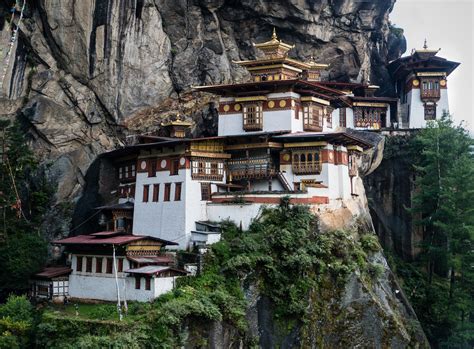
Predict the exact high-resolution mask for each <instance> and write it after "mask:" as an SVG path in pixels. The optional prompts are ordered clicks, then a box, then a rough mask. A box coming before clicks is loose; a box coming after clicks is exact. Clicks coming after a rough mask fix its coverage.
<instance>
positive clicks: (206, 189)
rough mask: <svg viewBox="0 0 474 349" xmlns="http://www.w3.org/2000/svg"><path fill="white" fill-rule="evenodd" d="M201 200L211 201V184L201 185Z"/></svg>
mask: <svg viewBox="0 0 474 349" xmlns="http://www.w3.org/2000/svg"><path fill="white" fill-rule="evenodd" d="M201 200H202V201H209V200H211V183H201Z"/></svg>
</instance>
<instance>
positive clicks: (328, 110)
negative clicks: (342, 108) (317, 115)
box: [325, 107, 334, 128]
mask: <svg viewBox="0 0 474 349" xmlns="http://www.w3.org/2000/svg"><path fill="white" fill-rule="evenodd" d="M333 110H334V109H333V108H331V107H326V109H325V112H326V121H327V126H328V127H329V128H332V112H333Z"/></svg>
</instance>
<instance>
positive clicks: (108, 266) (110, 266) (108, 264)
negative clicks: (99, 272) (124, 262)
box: [105, 258, 114, 274]
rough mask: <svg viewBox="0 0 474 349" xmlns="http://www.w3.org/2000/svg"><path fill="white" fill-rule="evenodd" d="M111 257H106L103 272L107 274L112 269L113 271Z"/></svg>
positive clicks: (110, 272)
mask: <svg viewBox="0 0 474 349" xmlns="http://www.w3.org/2000/svg"><path fill="white" fill-rule="evenodd" d="M113 262H114V261H113V259H112V258H107V262H106V266H105V267H106V268H105V272H106V273H107V274H112V271H113Z"/></svg>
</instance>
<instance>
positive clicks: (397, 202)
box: [364, 131, 423, 260]
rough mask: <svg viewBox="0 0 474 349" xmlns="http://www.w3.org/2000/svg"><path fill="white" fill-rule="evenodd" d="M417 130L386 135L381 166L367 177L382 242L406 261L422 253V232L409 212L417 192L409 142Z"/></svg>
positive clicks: (369, 200) (373, 215) (365, 182)
mask: <svg viewBox="0 0 474 349" xmlns="http://www.w3.org/2000/svg"><path fill="white" fill-rule="evenodd" d="M415 132H416V131H413V132H410V131H403V132H402V131H397V132H392V133H390V134H387V135H386V141H385V143H386V144H385V150H384V155H383V160H382V161H381V163H380V166H379V167H378V168H377V169H376V170H375V171H373V172H372V173H371V174H370V175H368V176H366V177H365V178H364V186H365V189H366V193H367V200H368V203H369V207H370V213H371V215H372V219H373V222H374V226H375V230H376V231H377V234H378V236H379V238H380V242H381V243H382V244H383V245H384V247H385V248H386V249H389V250H392V251H394V252H395V253H396V254H397V255H398V256H400V257H401V258H403V259H405V260H412V259H413V258H415V257H416V256H417V254H418V253H419V251H420V246H419V243H421V241H422V240H423V231H422V230H421V228H420V227H418V226H416V225H415V224H414V222H413V219H412V216H411V214H410V212H409V211H408V210H407V209H408V208H410V207H411V200H412V197H413V193H414V191H415V186H414V176H415V173H414V168H413V164H412V159H414V158H416V154H411V153H410V152H409V150H407V149H409V147H408V142H409V141H410V139H411V138H412V137H413V135H414V133H415Z"/></svg>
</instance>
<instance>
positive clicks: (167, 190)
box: [163, 183, 171, 201]
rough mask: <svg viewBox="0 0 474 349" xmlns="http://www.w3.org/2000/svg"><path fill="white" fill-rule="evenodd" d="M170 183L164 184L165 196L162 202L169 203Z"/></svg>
mask: <svg viewBox="0 0 474 349" xmlns="http://www.w3.org/2000/svg"><path fill="white" fill-rule="evenodd" d="M170 192H171V183H165V195H164V196H163V201H170Z"/></svg>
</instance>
